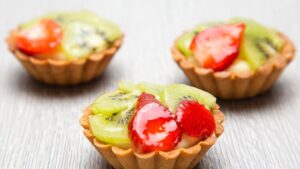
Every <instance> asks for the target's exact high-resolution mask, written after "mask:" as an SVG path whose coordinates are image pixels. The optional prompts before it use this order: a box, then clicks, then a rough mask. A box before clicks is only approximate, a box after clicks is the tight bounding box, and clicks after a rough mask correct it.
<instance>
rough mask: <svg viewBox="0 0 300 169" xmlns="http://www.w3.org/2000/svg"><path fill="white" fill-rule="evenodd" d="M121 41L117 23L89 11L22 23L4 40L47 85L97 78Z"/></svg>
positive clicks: (47, 16)
mask: <svg viewBox="0 0 300 169" xmlns="http://www.w3.org/2000/svg"><path fill="white" fill-rule="evenodd" d="M122 41H123V33H122V32H121V30H120V29H119V27H118V26H117V25H116V24H114V23H112V22H110V21H108V20H106V19H104V18H101V17H99V16H97V15H96V14H94V13H91V12H88V11H81V12H57V13H51V14H47V15H45V16H42V17H39V18H35V19H33V20H31V21H29V22H27V23H24V24H21V25H20V26H19V27H18V28H17V29H14V30H13V31H11V33H10V34H9V37H8V38H7V43H8V46H9V49H10V51H11V52H12V53H13V54H14V55H15V56H16V58H17V59H18V60H19V61H20V62H21V63H22V65H23V66H24V67H25V69H26V70H27V71H28V72H29V74H31V75H32V76H33V77H34V79H36V80H38V81H40V82H43V83H46V84H50V85H76V84H79V83H83V82H88V81H91V80H92V79H94V78H96V77H97V76H99V75H100V74H101V73H102V72H103V70H104V69H105V68H106V66H107V65H108V63H109V62H110V60H111V59H112V57H113V55H114V54H115V53H116V52H117V50H118V49H119V47H120V46H121V44H122Z"/></svg>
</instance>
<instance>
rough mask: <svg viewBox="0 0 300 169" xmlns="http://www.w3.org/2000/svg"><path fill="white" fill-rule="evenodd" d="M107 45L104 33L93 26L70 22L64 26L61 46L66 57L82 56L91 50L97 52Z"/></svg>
mask: <svg viewBox="0 0 300 169" xmlns="http://www.w3.org/2000/svg"><path fill="white" fill-rule="evenodd" d="M107 46H108V44H107V42H106V40H105V35H104V33H103V32H100V31H99V30H98V29H96V28H95V27H93V26H91V25H88V24H85V23H82V22H72V23H70V24H68V25H66V26H65V28H64V36H63V40H62V43H61V48H62V50H63V51H64V53H65V54H66V56H67V58H68V59H74V58H78V59H80V58H84V57H86V56H88V55H89V54H91V53H92V52H99V51H102V50H104V49H106V48H107Z"/></svg>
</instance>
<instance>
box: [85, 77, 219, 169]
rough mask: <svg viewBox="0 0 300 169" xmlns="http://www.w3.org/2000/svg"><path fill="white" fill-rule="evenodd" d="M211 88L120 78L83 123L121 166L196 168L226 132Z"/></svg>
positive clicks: (93, 139)
mask: <svg viewBox="0 0 300 169" xmlns="http://www.w3.org/2000/svg"><path fill="white" fill-rule="evenodd" d="M223 121H224V115H223V113H222V112H221V111H220V110H219V106H218V105H217V104H216V99H215V97H214V96H212V95H211V94H209V93H207V92H205V91H202V90H200V89H197V88H194V87H190V86H187V85H183V84H172V85H166V86H164V85H157V84H148V83H138V84H133V83H129V82H120V83H119V87H118V89H117V90H116V91H113V92H110V93H107V94H104V95H102V96H100V97H99V98H97V99H96V100H95V101H94V103H92V104H91V105H90V106H89V107H88V108H86V109H85V111H84V115H83V116H82V118H81V120H80V123H81V125H82V127H83V128H84V131H83V133H84V135H85V136H86V137H87V138H88V140H89V141H90V142H91V143H92V145H93V146H94V147H95V148H96V149H97V151H98V152H99V153H100V154H101V155H102V156H103V157H104V158H105V159H106V160H107V161H108V162H109V163H110V164H111V165H112V166H113V167H114V168H116V169H150V168H151V169H159V168H165V169H175V168H176V169H186V168H193V167H194V166H195V165H196V164H197V163H198V162H199V161H200V159H201V158H202V156H203V155H204V154H205V153H206V152H207V151H208V149H209V148H210V147H211V146H212V145H213V144H214V143H215V142H216V140H217V138H218V137H219V136H220V135H221V134H222V133H223V125H222V123H223Z"/></svg>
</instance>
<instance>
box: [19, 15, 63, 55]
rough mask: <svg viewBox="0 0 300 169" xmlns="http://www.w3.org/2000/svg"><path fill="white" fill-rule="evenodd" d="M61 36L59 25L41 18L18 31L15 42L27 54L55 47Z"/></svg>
mask: <svg viewBox="0 0 300 169" xmlns="http://www.w3.org/2000/svg"><path fill="white" fill-rule="evenodd" d="M62 36H63V30H62V28H61V26H60V25H59V24H58V23H56V22H55V21H54V20H52V19H43V20H41V21H40V22H38V23H37V24H35V25H33V26H32V27H30V28H28V29H25V30H22V31H20V32H18V36H17V39H16V44H17V47H18V48H19V49H21V50H22V51H24V52H26V53H28V54H39V53H43V52H47V51H51V50H52V49H54V48H55V47H57V46H58V45H59V44H60V42H61V40H62Z"/></svg>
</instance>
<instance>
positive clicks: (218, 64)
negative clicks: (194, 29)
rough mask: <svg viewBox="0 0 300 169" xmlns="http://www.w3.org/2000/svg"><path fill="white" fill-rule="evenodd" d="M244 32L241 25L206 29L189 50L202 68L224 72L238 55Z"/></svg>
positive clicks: (193, 41)
mask: <svg viewBox="0 0 300 169" xmlns="http://www.w3.org/2000/svg"><path fill="white" fill-rule="evenodd" d="M244 30H245V24H243V23H241V24H232V25H222V26H217V27H213V28H208V29H206V30H204V31H202V32H200V33H199V34H198V35H197V36H195V38H194V39H193V40H192V43H191V45H190V49H191V51H192V52H193V54H194V56H195V58H196V60H197V61H198V62H199V64H200V65H201V66H202V67H204V68H210V69H213V70H214V71H222V70H225V69H226V68H228V67H229V66H230V65H231V64H232V62H233V61H234V59H235V58H236V57H237V56H238V54H239V47H240V43H241V40H242V36H243V32H244Z"/></svg>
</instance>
